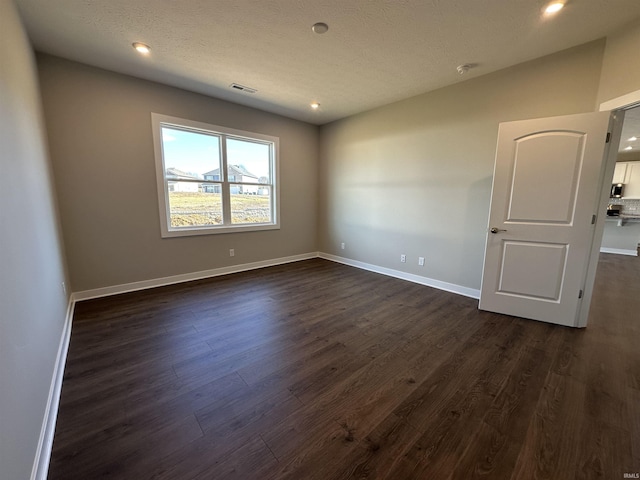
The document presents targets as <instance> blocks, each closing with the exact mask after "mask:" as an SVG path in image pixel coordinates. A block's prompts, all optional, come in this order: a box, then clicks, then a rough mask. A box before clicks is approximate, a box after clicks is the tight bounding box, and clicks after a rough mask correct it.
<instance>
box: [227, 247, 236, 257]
mask: <svg viewBox="0 0 640 480" xmlns="http://www.w3.org/2000/svg"><path fill="white" fill-rule="evenodd" d="M229 256H230V257H235V256H236V251H235V250H234V249H233V248H230V249H229Z"/></svg>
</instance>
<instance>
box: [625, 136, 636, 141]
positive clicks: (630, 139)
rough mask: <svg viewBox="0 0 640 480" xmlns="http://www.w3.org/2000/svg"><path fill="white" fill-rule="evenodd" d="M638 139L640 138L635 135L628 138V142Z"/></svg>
mask: <svg viewBox="0 0 640 480" xmlns="http://www.w3.org/2000/svg"><path fill="white" fill-rule="evenodd" d="M636 140H638V137H636V136H633V137H631V138H629V140H627V141H628V142H635V141H636Z"/></svg>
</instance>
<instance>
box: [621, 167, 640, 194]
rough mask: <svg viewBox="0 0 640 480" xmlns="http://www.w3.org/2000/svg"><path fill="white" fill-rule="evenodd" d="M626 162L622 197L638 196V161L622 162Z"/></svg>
mask: <svg viewBox="0 0 640 480" xmlns="http://www.w3.org/2000/svg"><path fill="white" fill-rule="evenodd" d="M624 163H626V164H627V166H626V169H625V177H624V180H625V181H624V182H622V183H624V184H625V185H624V192H623V194H622V196H623V197H624V198H640V162H624Z"/></svg>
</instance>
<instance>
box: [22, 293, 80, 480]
mask: <svg viewBox="0 0 640 480" xmlns="http://www.w3.org/2000/svg"><path fill="white" fill-rule="evenodd" d="M74 308H75V302H74V301H73V299H72V298H69V301H68V304H67V316H66V318H65V320H64V326H63V328H62V335H61V336H60V344H59V345H58V354H57V356H56V363H55V365H54V368H53V378H52V379H51V386H50V387H49V396H48V398H47V406H46V407H45V411H44V419H43V422H42V428H41V430H40V439H39V440H38V448H37V450H36V456H35V458H34V462H33V468H32V469H31V480H46V479H47V473H48V472H49V461H50V459H51V448H52V446H53V436H54V434H55V429H56V420H57V418H58V405H59V403H60V392H61V391H62V378H63V376H64V367H65V364H66V362H67V352H68V350H69V341H70V339H71V323H72V321H73V311H74Z"/></svg>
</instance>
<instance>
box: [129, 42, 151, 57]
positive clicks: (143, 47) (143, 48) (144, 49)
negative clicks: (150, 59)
mask: <svg viewBox="0 0 640 480" xmlns="http://www.w3.org/2000/svg"><path fill="white" fill-rule="evenodd" d="M132 46H133V48H135V49H136V50H137V51H138V52H139V53H141V54H143V55H149V53H150V52H151V47H150V46H149V45H147V44H145V43H140V42H135V43H133V44H132Z"/></svg>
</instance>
